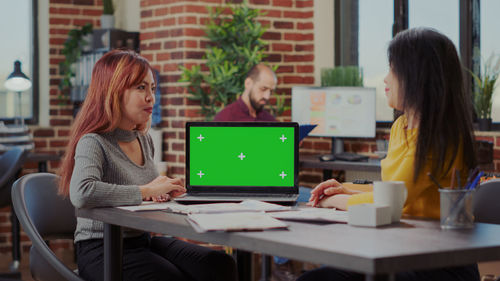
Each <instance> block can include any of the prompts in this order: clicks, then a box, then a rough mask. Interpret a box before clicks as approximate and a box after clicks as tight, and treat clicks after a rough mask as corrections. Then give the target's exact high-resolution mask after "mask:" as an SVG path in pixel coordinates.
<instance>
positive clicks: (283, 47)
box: [272, 43, 293, 52]
mask: <svg viewBox="0 0 500 281" xmlns="http://www.w3.org/2000/svg"><path fill="white" fill-rule="evenodd" d="M272 48H273V51H277V52H291V51H292V50H293V46H292V44H284V43H273V44H272Z"/></svg>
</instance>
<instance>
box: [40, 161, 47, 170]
mask: <svg viewBox="0 0 500 281" xmlns="http://www.w3.org/2000/svg"><path fill="white" fill-rule="evenodd" d="M38 172H40V173H46V172H47V161H40V162H38Z"/></svg>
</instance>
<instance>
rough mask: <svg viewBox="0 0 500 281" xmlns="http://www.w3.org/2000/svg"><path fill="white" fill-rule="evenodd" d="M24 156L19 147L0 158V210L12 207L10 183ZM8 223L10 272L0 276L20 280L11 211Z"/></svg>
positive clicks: (17, 235) (16, 233)
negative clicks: (10, 248)
mask: <svg viewBox="0 0 500 281" xmlns="http://www.w3.org/2000/svg"><path fill="white" fill-rule="evenodd" d="M26 155H27V151H25V150H23V149H21V148H19V147H13V148H12V149H10V150H8V151H7V152H5V153H4V154H2V155H1V156H0V208H3V207H5V206H9V205H11V206H12V204H11V200H10V192H11V188H12V183H13V182H14V181H15V180H16V179H17V178H18V177H19V175H20V173H21V169H22V166H23V163H24V159H25V158H26ZM11 209H12V208H11ZM10 221H11V231H12V264H11V266H10V270H11V272H10V273H2V274H0V276H2V277H10V278H20V277H21V274H20V273H19V272H18V268H19V262H20V261H21V249H20V231H19V222H18V221H17V218H16V215H15V214H14V211H11V215H10Z"/></svg>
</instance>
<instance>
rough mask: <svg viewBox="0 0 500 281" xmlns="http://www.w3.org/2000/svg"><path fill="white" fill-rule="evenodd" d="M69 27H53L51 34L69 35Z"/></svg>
mask: <svg viewBox="0 0 500 281" xmlns="http://www.w3.org/2000/svg"><path fill="white" fill-rule="evenodd" d="M69 30H70V29H69V28H51V29H50V31H49V34H59V35H67V34H68V32H69Z"/></svg>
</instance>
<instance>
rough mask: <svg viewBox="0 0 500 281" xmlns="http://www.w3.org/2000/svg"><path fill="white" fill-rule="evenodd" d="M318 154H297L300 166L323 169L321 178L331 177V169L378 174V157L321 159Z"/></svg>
mask: <svg viewBox="0 0 500 281" xmlns="http://www.w3.org/2000/svg"><path fill="white" fill-rule="evenodd" d="M319 157H320V155H319V154H314V155H311V154H306V155H300V156H299V164H300V167H301V168H315V169H323V180H327V179H330V178H332V171H333V170H350V171H362V172H373V173H378V174H379V175H380V159H373V158H370V159H368V160H367V161H355V162H350V161H337V160H335V161H321V160H319Z"/></svg>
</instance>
